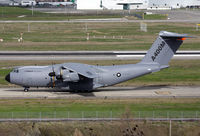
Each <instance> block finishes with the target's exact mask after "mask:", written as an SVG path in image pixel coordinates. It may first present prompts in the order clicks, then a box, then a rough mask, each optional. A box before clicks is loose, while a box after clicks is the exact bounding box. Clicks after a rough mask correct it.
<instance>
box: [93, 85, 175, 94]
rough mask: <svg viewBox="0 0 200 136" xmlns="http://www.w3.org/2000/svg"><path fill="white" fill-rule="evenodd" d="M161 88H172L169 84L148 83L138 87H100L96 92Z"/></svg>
mask: <svg viewBox="0 0 200 136" xmlns="http://www.w3.org/2000/svg"><path fill="white" fill-rule="evenodd" d="M161 88H171V87H170V86H168V85H148V86H138V87H114V88H112V87H111V88H99V89H97V90H95V91H94V92H100V91H131V90H132V91H138V90H155V89H161Z"/></svg>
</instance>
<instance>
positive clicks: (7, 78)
mask: <svg viewBox="0 0 200 136" xmlns="http://www.w3.org/2000/svg"><path fill="white" fill-rule="evenodd" d="M5 80H6V81H8V82H10V74H8V75H7V76H6V77H5Z"/></svg>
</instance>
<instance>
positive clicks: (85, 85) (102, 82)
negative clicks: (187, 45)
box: [5, 31, 190, 92]
mask: <svg viewBox="0 0 200 136" xmlns="http://www.w3.org/2000/svg"><path fill="white" fill-rule="evenodd" d="M188 37H190V36H188V35H187V34H178V33H172V32H167V31H161V32H160V33H159V36H158V38H157V39H156V41H155V42H154V43H153V45H152V47H151V48H150V49H149V51H148V52H147V54H146V55H145V57H144V58H143V59H142V60H141V61H140V62H139V63H137V64H126V65H113V66H95V65H87V64H80V63H63V64H55V65H49V66H23V67H16V68H14V70H13V71H12V72H10V73H9V74H8V75H7V76H6V77H5V79H6V80H7V81H8V82H10V83H12V84H16V85H20V86H23V87H24V91H28V90H29V88H30V87H52V88H53V87H56V88H64V89H66V90H67V89H69V90H72V91H81V92H88V91H92V90H94V89H96V88H99V87H106V86H111V85H114V84H118V83H121V82H124V81H127V80H130V79H133V78H136V77H140V76H144V75H146V74H150V73H152V72H157V71H160V70H162V69H165V68H168V67H169V64H168V63H169V61H170V59H171V58H172V57H173V55H174V54H175V53H176V51H177V50H178V48H179V47H180V45H181V44H182V43H183V40H185V38H188ZM161 78H162V77H161Z"/></svg>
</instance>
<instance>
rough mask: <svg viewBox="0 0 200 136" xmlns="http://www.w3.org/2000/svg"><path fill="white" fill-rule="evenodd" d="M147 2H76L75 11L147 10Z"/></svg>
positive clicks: (101, 0) (92, 0) (120, 0)
mask: <svg viewBox="0 0 200 136" xmlns="http://www.w3.org/2000/svg"><path fill="white" fill-rule="evenodd" d="M147 7H148V0H77V9H111V10H112V9H117V10H123V9H124V10H127V9H147Z"/></svg>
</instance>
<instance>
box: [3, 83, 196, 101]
mask: <svg viewBox="0 0 200 136" xmlns="http://www.w3.org/2000/svg"><path fill="white" fill-rule="evenodd" d="M193 97H195V98H199V97H200V86H165V85H162V86H159V85H158V86H138V87H116V86H115V87H106V88H100V89H97V90H94V91H93V92H91V93H74V92H69V91H66V90H58V89H52V88H30V90H29V92H24V91H23V88H0V99H13V98H14V99H24V98H28V99H29V98H30V99H32V98H41V99H43V98H44V99H57V98H64V99H65V98H66V99H77V98H79V99H85V98H87V99H88V98H91V99H96V98H104V99H105V98H106V99H107V98H111V99H112V98H113V99H115V98H122V99H123V98H124V99H126V98H193Z"/></svg>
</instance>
